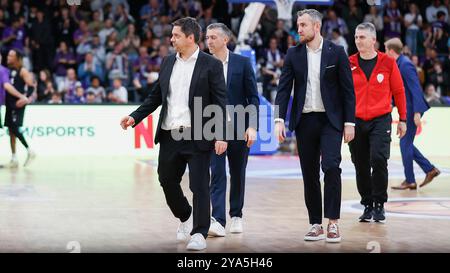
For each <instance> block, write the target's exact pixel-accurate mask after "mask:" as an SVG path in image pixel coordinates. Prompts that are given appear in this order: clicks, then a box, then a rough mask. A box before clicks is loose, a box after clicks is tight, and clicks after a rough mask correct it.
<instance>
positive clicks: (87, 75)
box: [78, 52, 103, 88]
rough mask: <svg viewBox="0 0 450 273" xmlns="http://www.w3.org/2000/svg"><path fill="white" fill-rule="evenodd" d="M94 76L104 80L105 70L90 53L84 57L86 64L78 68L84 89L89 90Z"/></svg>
mask: <svg viewBox="0 0 450 273" xmlns="http://www.w3.org/2000/svg"><path fill="white" fill-rule="evenodd" d="M93 76H97V77H99V78H100V79H103V68H102V66H101V64H99V63H97V62H96V61H95V59H94V56H93V55H92V53H91V52H88V53H87V54H86V55H85V57H84V62H83V63H81V64H80V65H79V66H78V78H79V79H80V81H81V84H82V85H83V87H84V88H87V87H88V86H89V84H90V83H91V78H92V77H93Z"/></svg>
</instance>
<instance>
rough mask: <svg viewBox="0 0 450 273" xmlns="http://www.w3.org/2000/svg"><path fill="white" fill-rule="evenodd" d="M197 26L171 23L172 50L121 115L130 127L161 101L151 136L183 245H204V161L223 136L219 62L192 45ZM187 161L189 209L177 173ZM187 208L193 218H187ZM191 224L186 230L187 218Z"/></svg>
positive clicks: (190, 20) (224, 145) (187, 20)
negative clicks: (210, 112)
mask: <svg viewBox="0 0 450 273" xmlns="http://www.w3.org/2000/svg"><path fill="white" fill-rule="evenodd" d="M200 33H201V28H200V25H199V24H198V23H197V22H196V21H195V19H193V18H190V17H186V18H182V19H179V20H177V21H175V22H174V23H173V30H172V38H171V42H172V43H173V46H174V48H175V50H176V51H177V54H176V55H175V54H172V55H169V56H167V57H166V58H165V59H164V61H163V63H162V64H161V71H160V73H159V79H158V81H157V82H156V84H155V86H154V88H153V90H152V91H151V93H150V94H149V96H148V97H147V98H146V99H145V101H144V102H143V104H142V105H141V106H140V107H139V108H138V109H137V110H136V111H134V112H133V113H131V114H130V115H129V116H126V117H124V118H123V119H122V120H121V126H122V128H123V129H126V128H127V127H128V126H133V127H134V126H136V125H137V124H138V123H139V122H141V121H142V120H143V119H144V118H145V117H147V116H148V115H149V114H151V113H152V112H153V111H155V110H156V109H157V108H158V106H160V105H162V108H161V112H160V118H159V122H158V126H157V131H156V135H155V143H156V144H157V143H160V145H161V146H160V151H159V158H158V175H159V181H160V183H161V186H162V188H163V191H164V194H165V197H166V201H167V204H168V206H169V208H170V209H171V211H172V213H173V214H174V216H175V217H177V218H178V219H180V221H181V223H180V225H179V227H178V230H177V240H183V241H184V240H186V239H188V236H189V232H190V235H192V236H191V238H190V241H189V243H188V245H187V249H188V250H202V249H205V248H206V240H205V239H206V237H207V235H208V230H209V225H210V195H209V179H210V175H209V165H210V158H211V152H212V150H213V149H214V148H215V152H216V153H217V154H222V153H223V152H225V150H226V148H227V143H226V142H225V141H224V140H225V134H224V132H225V126H226V122H225V105H226V86H225V80H224V76H223V67H222V63H221V62H220V61H219V60H217V59H216V58H214V57H212V56H210V55H208V54H206V53H204V52H201V51H200V49H199V47H198V45H197V44H198V42H199V40H200ZM206 107H209V108H210V109H211V107H213V108H214V107H216V108H218V110H219V111H218V112H217V111H216V112H214V113H215V116H214V119H215V123H214V124H215V132H209V133H208V132H206V131H205V132H203V129H204V128H205V129H206V126H205V125H209V124H210V123H211V122H210V120H211V119H210V118H208V117H207V115H206V111H205V115H203V112H204V110H206V109H205V108H206ZM186 164H187V165H188V166H189V188H190V189H191V191H192V193H193V209H192V207H191V206H190V205H189V202H188V200H187V199H186V197H185V196H184V194H183V191H182V188H181V186H180V183H181V178H182V176H183V174H184V172H185V169H186ZM191 212H192V214H193V217H191ZM190 218H193V226H192V231H191V221H190Z"/></svg>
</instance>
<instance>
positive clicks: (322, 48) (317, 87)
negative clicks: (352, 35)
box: [275, 9, 355, 242]
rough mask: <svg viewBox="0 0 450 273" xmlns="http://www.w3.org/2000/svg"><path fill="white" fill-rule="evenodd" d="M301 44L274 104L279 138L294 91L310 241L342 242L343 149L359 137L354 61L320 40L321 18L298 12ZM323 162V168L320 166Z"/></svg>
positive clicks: (292, 126) (293, 123)
mask: <svg viewBox="0 0 450 273" xmlns="http://www.w3.org/2000/svg"><path fill="white" fill-rule="evenodd" d="M297 15H298V19H297V27H298V33H299V34H300V42H301V44H300V45H298V46H295V47H291V48H290V49H289V50H288V52H287V54H286V57H285V60H284V66H283V70H282V74H281V78H280V82H279V86H278V93H277V97H276V100H275V104H276V105H277V106H279V114H278V117H277V115H276V117H277V118H276V119H275V134H276V137H277V138H278V140H279V141H280V142H282V141H284V139H285V126H284V119H285V118H286V112H287V108H288V103H289V99H290V95H291V91H292V86H293V85H294V83H295V85H294V99H293V104H292V110H291V115H290V121H289V130H291V131H293V130H295V135H296V138H297V148H298V155H299V158H300V165H301V169H302V174H303V181H304V188H305V203H306V207H307V208H308V214H309V222H310V224H311V225H312V227H311V229H310V231H309V232H308V233H307V234H306V236H305V238H304V239H305V240H307V241H318V240H322V239H325V237H326V241H327V242H340V241H341V236H340V233H339V227H338V224H337V222H338V219H339V217H340V208H341V169H340V167H339V165H340V163H341V145H342V135H344V140H345V142H349V141H351V140H352V139H353V137H354V134H355V129H354V126H355V94H354V89H353V80H352V74H351V70H350V65H349V61H348V58H347V55H346V54H345V51H344V48H343V47H341V46H337V45H335V44H333V43H332V42H330V41H327V40H324V39H323V38H322V36H321V35H320V28H321V25H322V14H321V13H319V12H318V11H317V10H313V9H305V10H302V11H299V12H298V14H297ZM320 157H322V162H320ZM320 163H321V164H322V170H323V172H324V174H325V177H324V182H325V186H324V216H325V218H328V219H329V223H328V228H327V235H326V236H325V232H324V230H323V228H322V226H321V224H322V197H321V189H320Z"/></svg>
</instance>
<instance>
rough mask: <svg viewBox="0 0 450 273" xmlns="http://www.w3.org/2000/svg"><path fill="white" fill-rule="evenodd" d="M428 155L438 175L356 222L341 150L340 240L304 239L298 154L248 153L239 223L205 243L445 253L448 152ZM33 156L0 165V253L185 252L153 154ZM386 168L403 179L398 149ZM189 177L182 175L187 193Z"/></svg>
mask: <svg viewBox="0 0 450 273" xmlns="http://www.w3.org/2000/svg"><path fill="white" fill-rule="evenodd" d="M432 160H433V161H434V162H435V164H436V165H437V166H439V168H441V170H442V174H441V176H440V177H438V178H437V179H436V180H435V181H433V182H432V183H431V184H430V185H428V186H427V187H425V188H423V189H420V190H419V191H408V192H402V191H392V190H389V198H390V200H392V202H390V203H388V204H387V205H386V209H387V222H386V223H385V224H380V223H359V222H358V221H357V218H358V217H359V215H360V213H361V206H360V205H359V204H358V202H359V195H358V193H357V190H356V185H355V179H354V169H353V166H352V164H351V163H350V161H349V159H348V158H345V159H344V161H343V164H342V167H343V179H344V181H343V195H342V198H343V206H342V215H341V218H342V219H341V221H340V227H341V233H342V238H343V240H342V243H340V244H327V243H325V242H324V241H321V242H305V241H303V235H304V234H305V233H306V231H307V229H308V227H309V225H308V217H307V211H306V207H305V205H304V199H303V184H302V183H303V182H302V180H301V176H300V168H299V163H298V159H297V158H295V157H285V156H281V157H251V158H250V160H249V166H248V178H247V185H246V199H245V209H244V229H245V232H244V233H243V234H240V235H235V234H227V237H225V238H208V240H207V243H208V249H207V250H206V251H207V252H371V251H372V250H373V251H381V252H450V178H449V177H450V171H449V170H450V157H449V158H433V159H432ZM22 161H23V159H22ZM6 162H7V158H6V157H0V163H6ZM33 163H34V164H33V165H32V166H30V167H29V168H27V169H25V168H19V169H18V170H15V171H13V170H10V169H6V168H3V169H0V252H70V251H81V252H185V244H183V243H177V242H176V241H175V232H176V229H177V226H178V220H177V219H175V218H174V217H173V216H172V214H171V212H170V210H169V209H168V208H167V206H166V203H165V199H164V196H163V192H162V189H161V188H160V186H159V183H158V181H157V173H156V162H155V161H154V160H153V159H145V158H143V159H136V158H129V157H117V158H111V157H79V158H73V157H71V158H69V157H67V158H61V157H48V158H42V157H38V158H37V159H36V161H35V162H33ZM389 168H390V173H391V174H392V175H391V178H390V181H389V183H390V185H393V184H397V183H399V182H401V181H402V169H401V162H400V160H399V158H393V159H391V160H390V164H389ZM417 171H418V168H417ZM417 174H418V180H419V181H420V180H421V179H423V175H422V174H420V172H419V171H418V172H417ZM186 182H187V179H186V175H185V178H184V181H183V187H184V189H185V193H186V194H187V195H188V196H189V199H190V196H191V194H190V192H189V190H188V187H187V183H186ZM227 230H228V227H227Z"/></svg>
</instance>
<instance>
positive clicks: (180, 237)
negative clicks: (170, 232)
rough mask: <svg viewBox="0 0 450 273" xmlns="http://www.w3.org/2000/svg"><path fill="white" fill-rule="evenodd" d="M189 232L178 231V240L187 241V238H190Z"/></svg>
mask: <svg viewBox="0 0 450 273" xmlns="http://www.w3.org/2000/svg"><path fill="white" fill-rule="evenodd" d="M189 237H190V236H189V234H185V233H181V232H178V233H177V241H178V242H186V241H187V240H189Z"/></svg>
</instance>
